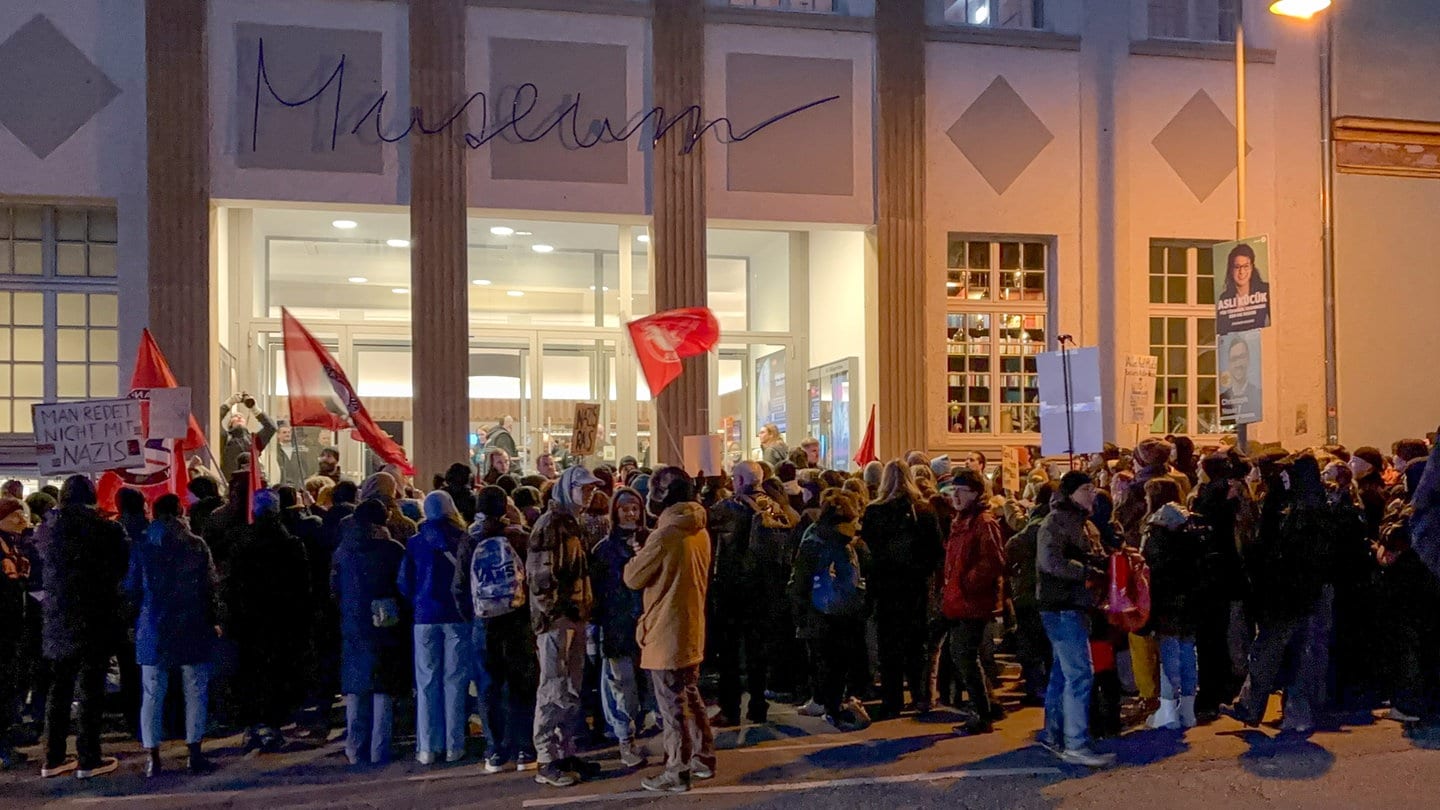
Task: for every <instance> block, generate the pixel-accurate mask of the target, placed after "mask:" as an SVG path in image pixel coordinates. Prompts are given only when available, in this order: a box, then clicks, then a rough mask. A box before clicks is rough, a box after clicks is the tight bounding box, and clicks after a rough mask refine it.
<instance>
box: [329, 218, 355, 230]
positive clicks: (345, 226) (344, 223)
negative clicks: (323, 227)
mask: <svg viewBox="0 0 1440 810" xmlns="http://www.w3.org/2000/svg"><path fill="white" fill-rule="evenodd" d="M330 224H331V225H334V226H335V227H337V228H339V229H340V230H342V231H349V230H353V229H354V228H356V227H358V226H359V223H357V222H356V221H355V220H353V219H337V220H335V221H334V222H331V223H330Z"/></svg>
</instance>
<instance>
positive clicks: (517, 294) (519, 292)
mask: <svg viewBox="0 0 1440 810" xmlns="http://www.w3.org/2000/svg"><path fill="white" fill-rule="evenodd" d="M505 294H506V295H508V296H510V297H511V298H524V297H525V291H524V290H506V291H505Z"/></svg>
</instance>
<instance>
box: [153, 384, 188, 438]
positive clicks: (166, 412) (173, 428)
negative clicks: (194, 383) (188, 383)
mask: <svg viewBox="0 0 1440 810" xmlns="http://www.w3.org/2000/svg"><path fill="white" fill-rule="evenodd" d="M146 399H148V400H149V402H150V436H149V438H152V439H180V438H183V437H184V436H185V435H186V434H187V433H189V432H190V389H189V388H151V389H150V391H149V395H148V396H147V397H146Z"/></svg>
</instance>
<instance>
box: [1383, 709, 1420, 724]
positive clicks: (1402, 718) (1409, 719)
mask: <svg viewBox="0 0 1440 810" xmlns="http://www.w3.org/2000/svg"><path fill="white" fill-rule="evenodd" d="M1385 719H1386V720H1394V721H1395V722H1397V723H1418V722H1420V718H1418V717H1416V716H1415V715H1413V714H1406V713H1405V712H1402V711H1400V710H1399V709H1397V708H1395V707H1393V706H1392V707H1390V711H1388V712H1386V713H1385Z"/></svg>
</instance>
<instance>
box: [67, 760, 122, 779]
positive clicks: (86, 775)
mask: <svg viewBox="0 0 1440 810" xmlns="http://www.w3.org/2000/svg"><path fill="white" fill-rule="evenodd" d="M119 768H120V760H118V759H116V758H115V757H101V758H100V761H99V762H97V763H95V764H94V765H92V766H90V767H88V768H76V769H75V778H76V779H90V778H92V777H96V776H104V775H105V774H107V773H114V772H115V771H117V770H118V769H119Z"/></svg>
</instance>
